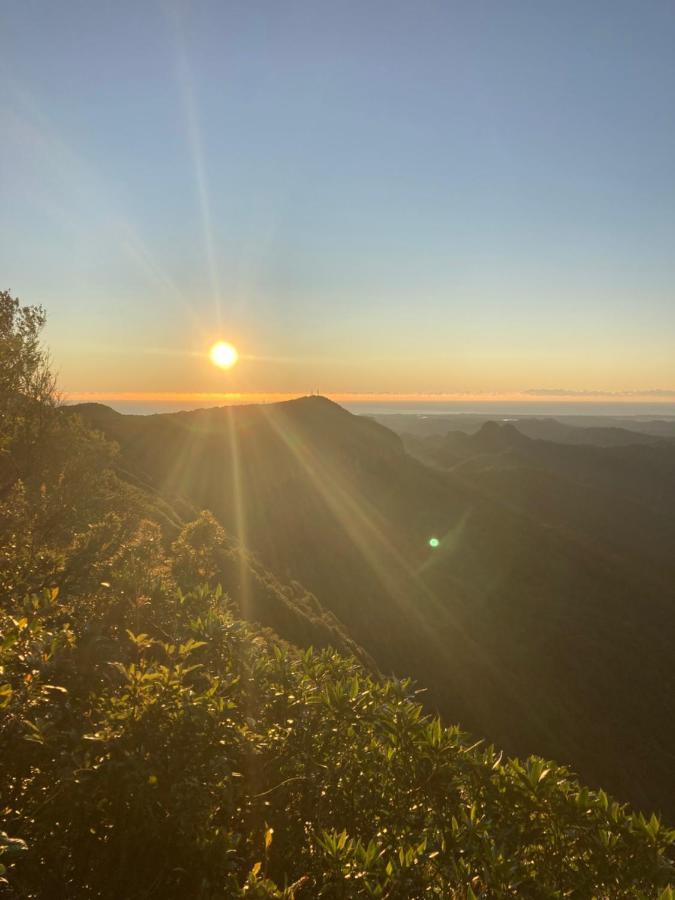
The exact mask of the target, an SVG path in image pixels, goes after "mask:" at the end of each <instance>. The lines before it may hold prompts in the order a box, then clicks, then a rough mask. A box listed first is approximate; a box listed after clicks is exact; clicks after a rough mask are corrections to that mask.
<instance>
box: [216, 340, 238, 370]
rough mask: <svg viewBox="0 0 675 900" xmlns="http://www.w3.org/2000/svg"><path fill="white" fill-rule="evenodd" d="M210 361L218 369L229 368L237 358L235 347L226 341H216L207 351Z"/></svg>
mask: <svg viewBox="0 0 675 900" xmlns="http://www.w3.org/2000/svg"><path fill="white" fill-rule="evenodd" d="M209 356H210V357H211V362H212V363H213V365H214V366H218V368H219V369H231V368H232V366H233V365H234V364H235V363H236V362H237V360H238V359H239V354H238V353H237V348H236V347H234V346H233V345H232V344H228V343H227V341H218V342H217V343H216V344H214V345H213V347H211V350H210V351H209Z"/></svg>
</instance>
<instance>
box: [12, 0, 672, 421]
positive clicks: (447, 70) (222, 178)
mask: <svg viewBox="0 0 675 900" xmlns="http://www.w3.org/2000/svg"><path fill="white" fill-rule="evenodd" d="M674 47H675V4H673V3H672V2H670V0H669V2H659V0H642V2H640V0H633V2H625V0H594V2H592V3H588V2H587V0H583V2H577V0H567V2H549V0H532V2H528V0H491V2H481V0H466V2H464V0H462V2H455V0H444V2H430V0H416V2H414V3H413V2H409V0H408V2H399V0H388V2H380V0H358V2H357V0H340V2H335V0H333V2H325V0H296V2H291V0H261V2H255V0H242V2H230V0H217V2H210V0H194V2H175V0H174V2H170V0H166V2H155V0H146V2H143V0H141V2H139V0H134V2H125V0H118V2H116V3H104V2H96V3H91V2H89V0H86V2H85V0H83V2H74V0H60V2H58V3H54V2H51V0H40V2H36V0H4V2H3V3H2V4H0V129H1V133H2V139H1V140H0V273H1V278H2V284H0V287H3V288H8V289H11V291H12V292H13V294H14V295H18V296H19V297H20V298H21V300H22V301H23V302H25V303H40V304H42V305H44V306H45V307H46V309H47V313H48V317H49V322H48V326H47V330H46V341H47V343H48V344H49V346H50V348H51V353H52V357H53V360H54V366H55V368H56V369H57V370H58V372H59V375H60V385H61V388H62V389H63V390H64V391H65V392H66V395H67V396H73V397H76V398H79V397H82V396H87V397H97V396H100V397H109V398H112V397H115V396H122V395H124V396H130V395H131V394H138V395H141V394H145V395H147V396H148V397H151V396H160V395H161V396H164V397H169V396H172V395H176V396H178V395H179V396H181V397H189V396H190V395H194V396H197V395H200V396H202V397H203V396H205V395H206V396H210V395H216V394H218V395H233V394H236V395H245V396H248V395H250V394H256V395H259V396H267V395H284V394H295V393H307V392H310V391H315V390H318V391H320V392H322V393H328V394H331V395H335V396H347V395H350V396H351V395H359V394H364V395H368V396H371V397H377V396H385V397H386V396H389V395H391V396H392V397H394V398H397V397H402V396H406V397H414V396H417V395H419V396H423V397H424V396H442V397H469V398H479V399H480V398H481V397H483V396H487V397H490V398H493V399H494V398H495V397H497V398H498V397H502V398H513V397H518V396H521V397H530V396H531V397H538V398H540V397H552V398H564V397H570V398H585V397H587V398H598V397H603V398H605V397H609V398H615V399H625V398H630V399H632V400H636V399H637V400H640V399H645V400H649V399H652V400H653V399H654V398H657V399H659V400H667V401H669V402H670V401H675V253H674V252H673V250H674V247H675V177H673V176H674V171H675V169H674V161H675V52H673V48H674ZM219 339H224V340H227V341H230V342H231V343H233V344H234V345H235V346H236V347H237V348H238V350H239V353H240V360H239V363H238V364H237V365H236V366H235V367H234V368H232V369H230V370H227V371H223V370H220V369H217V368H215V367H214V366H213V365H212V364H211V363H210V361H209V357H208V350H209V347H210V346H211V345H212V344H213V342H214V341H216V340H219ZM186 402H187V401H186ZM201 405H203V403H202V404H201Z"/></svg>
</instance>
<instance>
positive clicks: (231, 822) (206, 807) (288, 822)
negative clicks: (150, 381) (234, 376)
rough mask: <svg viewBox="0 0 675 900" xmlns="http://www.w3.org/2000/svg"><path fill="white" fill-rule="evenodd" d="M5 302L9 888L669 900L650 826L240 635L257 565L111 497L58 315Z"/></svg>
mask: <svg viewBox="0 0 675 900" xmlns="http://www.w3.org/2000/svg"><path fill="white" fill-rule="evenodd" d="M0 299H1V308H0V363H3V366H0V372H2V373H3V375H2V377H3V381H2V382H1V383H0V391H1V393H0V414H1V415H2V420H1V421H2V432H1V434H0V441H1V443H0V491H1V493H0V504H1V506H0V566H1V568H0V765H1V767H2V773H3V778H2V779H1V780H0V816H1V817H2V821H0V873H1V877H2V879H3V884H4V891H5V893H6V895H7V896H9V897H17V898H19V897H20V898H30V897H34V898H45V897H49V898H74V897H102V898H106V897H110V898H112V897H130V898H131V897H134V898H136V897H138V898H144V897H147V898H150V897H175V898H179V897H180V898H185V897H195V898H236V897H252V898H256V897H257V898H273V897H286V898H292V897H295V898H298V900H301V898H303V897H305V898H313V897H327V898H352V897H380V898H390V900H393V898H401V900H405V898H416V897H425V896H429V897H433V896H436V897H445V898H453V897H454V898H462V900H464V898H466V900H468V898H473V897H491V898H492V897H494V898H498V897H524V898H528V897H529V898H547V897H578V898H590V897H597V898H621V897H626V898H650V900H651V898H660V900H667V898H672V896H673V894H672V892H671V890H670V888H669V887H668V884H669V882H671V881H673V880H674V876H673V869H672V861H671V860H670V859H669V854H670V853H672V847H673V840H674V839H675V833H673V832H672V831H670V830H669V829H668V828H667V827H665V826H664V825H663V824H662V823H661V822H660V821H659V819H658V818H656V817H655V816H652V817H645V816H643V815H641V814H633V813H631V812H630V811H629V810H627V809H626V808H625V807H623V806H621V805H619V804H618V803H616V802H614V801H613V800H611V799H610V798H609V797H608V796H607V795H606V794H605V793H604V792H603V791H598V792H593V791H589V790H588V789H586V788H584V787H582V786H580V785H579V784H578V783H577V782H576V780H575V779H574V778H573V776H572V775H571V774H570V773H569V772H568V771H567V770H566V769H564V768H562V767H560V766H558V765H556V764H555V763H549V762H545V761H544V760H542V759H538V758H530V759H529V760H527V761H525V762H519V761H516V760H510V759H504V758H502V756H501V755H500V754H499V753H497V751H495V750H494V749H493V748H492V747H486V746H484V745H483V744H481V743H478V744H476V743H473V742H472V741H470V740H469V739H468V738H467V737H466V736H465V735H463V734H462V733H461V732H460V731H459V729H457V728H456V727H451V728H447V727H445V726H443V724H442V723H441V722H440V721H439V720H438V719H437V718H433V717H429V716H427V715H425V714H424V712H423V711H422V708H421V707H420V705H419V704H418V703H417V702H416V701H415V698H414V692H413V688H412V686H411V684H410V683H409V682H405V681H404V682H401V681H396V680H392V679H381V678H379V677H377V676H376V675H374V674H372V672H370V671H369V670H368V669H367V668H366V667H365V666H364V664H363V662H362V661H359V660H357V659H356V658H355V657H354V656H353V655H349V654H348V653H346V652H343V653H338V652H336V651H335V650H332V649H329V648H325V649H323V650H319V651H312V650H310V649H307V650H302V649H298V648H296V647H294V646H292V645H290V644H288V643H287V642H285V641H284V640H283V639H281V638H280V637H279V636H278V635H277V634H276V633H275V632H273V631H271V630H266V629H261V628H259V627H256V626H255V625H254V624H251V623H249V622H245V621H243V619H242V616H243V615H247V614H249V613H250V609H251V607H250V605H249V602H248V601H249V600H250V598H251V596H252V595H254V594H255V593H256V591H257V592H258V596H261V594H260V591H261V590H262V588H260V584H261V583H262V580H263V579H262V578H261V576H260V573H259V571H258V570H257V569H256V568H255V562H254V561H253V560H251V559H250V558H249V557H248V556H247V555H245V554H240V555H238V556H237V555H236V554H235V555H234V556H233V549H232V542H231V539H230V538H228V536H227V535H226V534H225V533H224V532H223V531H222V529H221V528H220V527H219V526H218V524H217V523H216V522H215V520H214V519H213V518H212V517H211V515H210V514H208V513H204V514H202V515H201V516H200V517H199V519H198V520H197V521H196V522H193V523H189V524H187V525H185V526H183V527H182V528H181V525H180V522H179V521H178V519H177V517H176V516H175V514H174V513H173V512H172V511H171V510H167V509H165V508H164V507H163V506H162V504H161V503H159V502H158V501H157V500H156V499H154V498H153V497H152V496H150V495H148V494H145V493H144V492H143V491H142V490H141V489H140V488H130V487H129V486H128V485H124V484H122V483H121V482H119V481H118V480H117V478H116V476H115V475H114V474H113V473H112V471H111V469H110V460H111V458H112V454H113V453H114V448H112V447H111V446H110V445H108V444H106V443H105V442H104V441H103V440H102V439H101V438H100V437H97V436H96V435H93V434H91V433H89V432H87V431H86V429H84V428H83V427H82V425H81V424H80V423H79V422H78V421H77V420H76V419H74V418H73V417H72V416H66V415H63V414H62V411H61V410H60V409H59V407H58V405H57V404H56V403H55V401H54V399H53V385H52V384H51V382H50V380H49V377H48V367H47V361H46V358H45V357H44V354H43V353H42V351H40V349H39V345H38V344H37V333H38V331H39V327H40V324H41V321H42V319H41V316H40V315H39V314H38V313H35V312H33V313H26V311H25V310H22V308H21V307H20V306H19V304H18V303H16V302H15V301H14V300H12V298H11V297H9V295H8V294H3V295H0ZM12 367H14V368H12ZM221 584H223V585H224V587H225V590H224V589H223V587H221ZM272 584H273V581H270V582H269V584H267V585H266V587H265V590H264V592H263V594H264V597H265V598H266V599H265V602H266V603H268V604H274V603H275V602H276V603H278V604H280V605H283V604H284V603H290V602H291V600H292V599H293V597H295V596H296V595H297V590H296V591H295V593H293V592H290V593H289V592H285V591H284V589H283V588H278V589H277V588H275V589H274V591H272V590H271V588H270V585H272ZM256 585H258V587H256ZM305 605H306V606H307V607H309V606H311V604H310V603H309V601H307V602H306V603H305ZM312 608H313V609H314V607H312ZM293 609H294V610H295V609H296V607H293ZM315 612H316V615H317V616H320V610H319V611H317V610H316V609H315ZM289 614H290V613H286V612H285V613H284V614H283V615H282V616H281V617H280V620H279V621H280V622H281V623H282V624H283V623H284V622H285V621H286V618H287V615H289ZM298 614H299V613H298ZM319 625H321V627H323V628H324V630H323V631H314V630H311V629H315V628H319ZM308 627H309V626H308ZM329 628H332V629H333V631H332V632H331V633H332V634H334V635H335V636H336V638H337V639H338V640H341V636H340V631H339V628H338V626H337V624H336V623H332V622H330V621H328V622H326V623H322V622H319V624H318V625H317V624H315V623H313V624H312V625H311V629H310V631H309V632H308V635H312V634H315V633H316V634H321V635H325V634H326V633H327V632H326V631H325V629H329ZM343 649H345V648H343Z"/></svg>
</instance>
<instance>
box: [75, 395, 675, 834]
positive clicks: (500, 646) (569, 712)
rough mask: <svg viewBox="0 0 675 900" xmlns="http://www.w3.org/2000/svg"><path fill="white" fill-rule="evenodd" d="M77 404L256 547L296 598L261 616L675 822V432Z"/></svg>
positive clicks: (514, 749) (132, 469)
mask: <svg viewBox="0 0 675 900" xmlns="http://www.w3.org/2000/svg"><path fill="white" fill-rule="evenodd" d="M72 409H73V410H74V411H77V412H79V414H80V415H81V416H82V417H83V418H84V419H85V420H86V421H87V422H88V423H89V424H90V425H92V426H94V427H96V428H97V429H99V430H100V431H102V432H104V433H105V434H106V436H108V437H109V438H112V439H114V440H115V441H117V442H118V443H119V445H120V448H121V452H120V459H119V466H120V470H121V472H122V474H125V475H126V477H127V478H129V479H130V480H133V481H134V482H135V483H136V484H140V485H143V486H145V487H146V489H148V490H150V491H152V492H154V493H155V494H157V495H159V496H160V497H161V499H162V500H163V501H164V502H166V503H167V504H169V506H170V507H171V508H172V510H174V511H175V514H176V516H177V517H180V518H187V517H189V516H191V515H192V514H193V513H194V512H195V511H196V510H199V509H202V508H208V509H210V510H211V511H212V512H213V513H214V515H215V516H216V517H217V518H218V519H219V520H220V522H221V523H222V524H223V526H224V527H225V528H226V530H227V531H228V532H229V533H230V534H231V535H232V537H233V546H238V544H237V543H236V542H240V543H241V544H243V545H244V546H245V547H246V548H247V550H249V551H251V552H252V553H254V554H255V556H256V557H257V559H259V560H260V563H261V570H262V569H264V570H265V571H266V572H269V573H270V576H269V583H270V584H272V583H273V584H274V590H275V591H279V592H280V594H279V596H281V595H283V596H284V597H285V598H286V600H285V602H286V603H287V605H288V604H290V607H292V610H291V612H288V613H287V614H284V616H281V617H280V615H279V613H278V611H275V610H276V605H275V602H274V600H273V598H272V599H270V597H269V594H268V595H267V596H268V601H269V602H267V601H266V602H262V601H260V600H259V601H258V602H257V604H255V605H254V606H253V607H252V609H251V610H250V614H251V617H253V618H256V619H258V620H259V621H261V622H262V624H264V625H265V624H268V625H271V626H272V627H275V628H276V629H277V630H279V631H280V633H282V635H283V636H285V637H287V638H288V639H289V640H295V641H296V642H297V643H299V644H304V645H307V644H308V643H311V642H314V641H316V640H317V635H318V639H319V640H320V641H329V642H330V640H331V637H330V635H331V633H332V634H334V635H335V641H336V642H338V643H340V644H341V645H343V646H344V645H346V644H349V643H350V642H353V644H352V647H353V648H354V649H355V650H356V652H358V653H362V655H363V658H367V655H369V656H370V657H371V658H372V660H374V664H376V665H377V666H378V667H379V668H380V669H381V670H382V671H384V672H394V673H395V674H397V675H400V676H403V675H412V676H414V677H415V678H416V679H417V681H418V683H419V686H420V688H422V689H424V690H425V693H424V694H423V695H422V697H423V698H426V703H427V704H428V705H429V706H432V707H437V708H438V709H440V710H441V711H442V712H443V714H444V715H445V716H446V717H447V718H449V719H451V720H455V721H459V722H460V723H461V724H462V726H464V727H465V728H468V729H470V730H472V731H474V732H475V733H476V734H477V735H481V736H484V737H486V738H487V739H488V740H489V741H493V742H495V744H497V745H498V746H500V747H503V748H504V749H505V750H506V751H507V752H509V753H517V754H521V755H523V754H527V753H539V754H542V755H544V756H549V757H554V758H557V759H558V760H559V761H560V762H562V763H565V764H569V765H570V766H571V767H572V768H573V769H574V770H576V771H577V772H579V774H580V775H581V776H582V777H583V778H584V780H586V781H589V782H591V783H595V784H603V786H606V787H608V788H610V789H611V790H613V791H614V792H615V793H616V795H617V796H618V797H619V798H622V799H626V800H630V801H632V802H633V803H634V804H636V805H637V806H643V807H646V808H647V807H648V808H655V809H661V810H663V812H664V813H665V814H666V815H667V816H668V817H669V818H671V819H673V818H675V752H674V750H673V748H674V747H675V674H674V672H675V667H674V666H673V665H672V651H673V639H674V637H675V589H674V587H673V585H675V554H674V553H673V552H672V548H673V546H675V440H674V439H675V425H673V424H672V423H669V422H667V421H666V420H663V422H652V423H649V422H644V423H642V422H640V423H633V422H632V420H631V421H630V422H629V423H628V425H627V424H626V423H625V422H623V421H621V422H620V423H618V422H611V423H609V424H604V425H603V424H601V423H599V422H595V421H593V422H591V423H590V427H588V428H585V427H583V423H582V422H580V421H578V420H575V421H573V422H567V421H566V422H559V421H555V420H551V419H522V420H518V421H517V422H516V423H495V422H488V423H485V422H484V421H483V422H481V421H477V419H476V417H467V416H463V417H460V416H453V417H451V419H452V425H453V427H454V428H455V430H454V431H452V432H450V433H448V432H449V426H448V425H447V421H446V423H445V424H444V425H443V423H441V422H440V421H439V419H440V418H441V417H427V418H421V417H417V416H409V417H408V416H396V417H386V418H381V419H380V421H379V422H376V421H374V420H373V419H370V418H367V417H360V416H355V415H352V414H350V413H348V412H347V411H346V410H344V409H342V408H341V407H339V406H337V405H336V404H334V403H332V402H330V401H328V400H326V399H324V398H321V397H307V398H303V399H300V400H296V401H289V402H287V403H279V404H270V405H266V406H251V407H229V408H222V409H212V410H198V411H194V412H186V413H176V414H164V415H153V416H126V415H120V414H118V413H116V412H114V411H113V410H111V409H109V408H107V407H104V406H101V405H98V404H86V405H81V406H77V407H72ZM447 418H450V417H447ZM478 418H480V417H478ZM404 419H405V420H407V421H403V420H404ZM430 419H431V420H432V421H429V420H430ZM387 420H388V424H390V425H391V426H392V427H393V428H395V429H396V430H397V431H399V432H401V433H402V434H403V437H401V436H400V435H399V434H396V433H394V431H393V430H390V428H386V427H384V426H383V425H382V424H381V422H382V421H387ZM629 425H630V427H629ZM637 425H639V427H636V426H637ZM441 426H442V427H441ZM460 427H461V428H462V429H463V430H462V431H460V430H459V428H460ZM669 429H671V430H669ZM433 538H436V539H437V542H438V546H432V544H434V543H436V542H434V541H432V544H430V541H431V540H432V539H433ZM261 577H262V576H261ZM263 580H264V578H263ZM293 583H295V586H294V587H293V589H292V590H291V589H290V588H289V589H288V590H286V592H285V593H284V588H283V585H291V584H293ZM293 591H295V592H296V595H297V597H298V598H305V599H304V600H303V601H302V603H296V602H295V601H294V600H293V596H292V595H293ZM308 597H313V599H311V600H308V599H306V598H308ZM303 605H304V606H305V608H311V609H312V610H313V611H314V612H313V613H312V616H313V617H314V618H316V619H317V621H318V622H320V628H319V629H318V630H317V628H314V626H312V627H305V625H303V624H302V623H303V622H304V621H305V619H304V616H305V613H304V612H302V606H303ZM298 610H300V612H298ZM275 618H276V621H275ZM280 618H281V619H283V622H282V627H280V626H279V621H278V620H279V619H280ZM361 648H362V649H361Z"/></svg>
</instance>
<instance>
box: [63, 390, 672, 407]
mask: <svg viewBox="0 0 675 900" xmlns="http://www.w3.org/2000/svg"><path fill="white" fill-rule="evenodd" d="M61 395H62V399H63V401H64V402H65V403H67V404H72V403H104V404H107V405H110V404H113V403H115V402H118V403H119V402H122V403H139V404H147V403H160V404H177V403H178V404H180V403H187V404H191V405H192V404H199V405H210V406H241V405H247V404H260V403H279V402H283V401H286V400H295V399H298V398H300V397H307V396H322V397H326V398H327V399H329V400H333V401H334V402H336V403H355V404H359V403H364V404H365V403H369V404H372V403H382V404H385V405H386V404H395V403H524V404H530V403H542V402H544V403H547V402H548V403H553V402H558V403H589V404H591V403H597V402H603V403H615V404H617V405H620V404H622V403H632V404H642V403H644V404H649V403H652V404H653V403H655V402H661V403H673V404H675V390H668V389H651V390H624V391H601V390H586V391H578V390H565V389H562V388H560V389H557V388H556V389H552V388H540V389H536V388H531V389H527V390H521V391H454V392H449V391H448V392H446V391H439V392H430V391H429V392H422V391H419V392H394V391H392V392H385V391H326V392H319V391H313V392H306V391H229V392H217V391H62V392H61Z"/></svg>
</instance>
